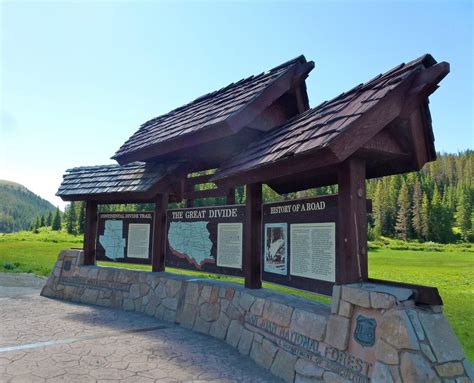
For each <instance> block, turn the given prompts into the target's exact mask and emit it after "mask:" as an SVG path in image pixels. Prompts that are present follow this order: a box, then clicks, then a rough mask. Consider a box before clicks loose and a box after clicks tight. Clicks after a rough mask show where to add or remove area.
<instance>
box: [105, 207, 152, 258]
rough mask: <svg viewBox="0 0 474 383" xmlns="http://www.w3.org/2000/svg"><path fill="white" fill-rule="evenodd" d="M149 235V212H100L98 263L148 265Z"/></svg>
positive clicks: (150, 227) (150, 242)
mask: <svg viewBox="0 0 474 383" xmlns="http://www.w3.org/2000/svg"><path fill="white" fill-rule="evenodd" d="M152 233H153V213H152V212H139V213H138V212H110V213H99V216H98V223H97V243H96V257H97V260H99V261H117V262H129V263H144V264H151V244H152Z"/></svg>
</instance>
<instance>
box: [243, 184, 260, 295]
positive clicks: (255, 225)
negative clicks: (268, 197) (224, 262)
mask: <svg viewBox="0 0 474 383" xmlns="http://www.w3.org/2000/svg"><path fill="white" fill-rule="evenodd" d="M246 192H247V200H246V203H245V226H244V227H245V229H244V230H245V232H244V245H243V267H244V276H245V287H247V288H249V289H259V288H261V287H262V278H261V270H260V267H261V251H260V248H261V241H262V233H261V230H260V228H261V226H262V184H260V183H255V184H249V185H247V186H246Z"/></svg>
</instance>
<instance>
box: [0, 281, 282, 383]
mask: <svg viewBox="0 0 474 383" xmlns="http://www.w3.org/2000/svg"><path fill="white" fill-rule="evenodd" d="M43 283H44V281H43V280H41V279H35V278H34V277H31V276H26V275H19V274H17V275H13V274H3V273H0V382H1V383H4V382H5V383H6V382H8V383H10V382H12V383H13V382H48V383H52V382H71V383H72V382H104V383H105V382H107V383H111V382H121V383H122V382H123V383H128V382H143V383H147V382H279V380H277V379H275V378H274V377H272V376H271V375H269V373H268V372H267V371H265V370H263V369H261V368H260V367H258V366H257V365H256V364H255V363H254V362H253V361H251V360H250V359H249V358H248V357H243V356H241V355H240V354H239V352H238V351H237V350H235V349H234V348H232V347H230V346H228V345H227V344H225V343H224V342H221V341H219V340H216V339H214V338H211V337H208V336H205V335H201V334H198V333H195V332H192V331H190V330H186V329H184V328H181V327H178V326H175V325H172V324H170V323H167V322H160V321H158V320H156V319H154V318H151V317H147V316H144V315H140V314H136V313H128V312H123V311H118V310H113V309H107V308H101V307H92V306H85V305H79V304H71V303H66V302H62V301H56V300H52V299H48V298H43V297H40V296H39V291H40V286H41V285H42V284H43Z"/></svg>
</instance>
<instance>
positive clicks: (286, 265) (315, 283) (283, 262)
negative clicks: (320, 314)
mask: <svg viewBox="0 0 474 383" xmlns="http://www.w3.org/2000/svg"><path fill="white" fill-rule="evenodd" d="M262 211H263V219H262V230H263V233H262V247H263V249H262V255H263V257H262V258H263V260H262V262H263V264H262V279H263V280H264V281H268V282H273V283H278V284H282V285H287V286H291V287H296V288H299V289H303V290H309V291H318V292H321V293H328V294H329V293H331V291H332V285H333V284H334V282H335V281H336V253H337V243H336V225H337V217H338V213H337V195H330V196H323V197H315V198H308V199H300V200H292V201H285V202H278V203H268V204H264V205H263V209H262Z"/></svg>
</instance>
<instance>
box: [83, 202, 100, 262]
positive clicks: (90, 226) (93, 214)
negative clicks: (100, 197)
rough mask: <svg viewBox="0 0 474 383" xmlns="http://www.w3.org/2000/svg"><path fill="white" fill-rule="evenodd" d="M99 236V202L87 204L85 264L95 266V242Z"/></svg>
mask: <svg viewBox="0 0 474 383" xmlns="http://www.w3.org/2000/svg"><path fill="white" fill-rule="evenodd" d="M96 235H97V202H95V201H87V202H86V222H85V230H84V264H85V265H94V264H95V241H96Z"/></svg>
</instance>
